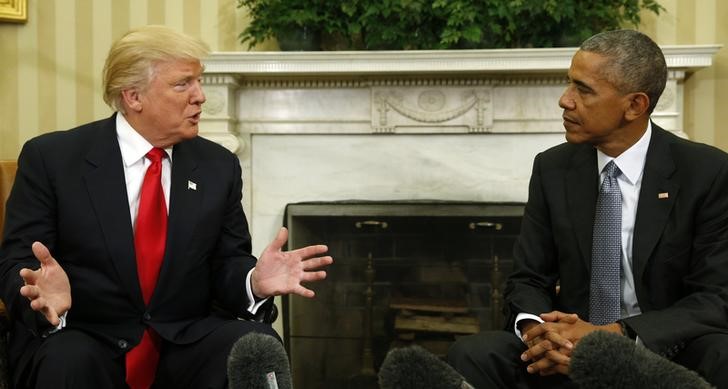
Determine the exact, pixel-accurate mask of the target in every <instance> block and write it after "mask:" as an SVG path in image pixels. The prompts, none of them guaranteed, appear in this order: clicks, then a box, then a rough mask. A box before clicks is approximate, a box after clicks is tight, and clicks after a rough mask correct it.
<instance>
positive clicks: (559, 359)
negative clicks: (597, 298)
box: [522, 311, 622, 375]
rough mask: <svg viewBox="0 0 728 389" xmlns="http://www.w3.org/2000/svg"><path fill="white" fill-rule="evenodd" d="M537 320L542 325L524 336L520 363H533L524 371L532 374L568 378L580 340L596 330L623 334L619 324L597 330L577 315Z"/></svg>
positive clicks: (546, 316) (543, 316)
mask: <svg viewBox="0 0 728 389" xmlns="http://www.w3.org/2000/svg"><path fill="white" fill-rule="evenodd" d="M540 317H541V319H543V320H544V323H542V324H539V325H537V326H535V327H533V328H531V329H530V330H529V331H528V332H527V333H526V334H524V341H526V344H528V346H529V347H528V350H526V351H525V352H524V353H523V355H522V359H523V360H524V361H528V360H531V361H533V363H531V364H530V365H528V368H527V369H528V372H529V373H532V374H540V375H551V374H556V373H560V374H568V372H569V363H570V361H571V358H570V357H571V351H572V349H573V347H574V346H575V345H576V344H577V343H579V341H580V340H581V338H583V337H585V336H586V335H588V334H589V333H591V332H593V331H598V330H602V331H610V332H616V333H619V334H622V330H621V327H620V326H619V324H616V323H612V324H607V325H603V326H598V325H594V324H591V323H589V322H587V321H584V320H581V319H580V318H579V316H577V315H576V314H567V313H563V312H559V311H553V312H549V313H544V314H541V315H540Z"/></svg>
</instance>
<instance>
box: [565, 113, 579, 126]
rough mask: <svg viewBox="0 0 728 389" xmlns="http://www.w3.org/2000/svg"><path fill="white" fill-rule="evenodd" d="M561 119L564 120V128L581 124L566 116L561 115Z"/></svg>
mask: <svg viewBox="0 0 728 389" xmlns="http://www.w3.org/2000/svg"><path fill="white" fill-rule="evenodd" d="M561 118H562V119H564V127H566V126H571V125H578V124H579V122H578V121H576V120H574V119H572V118H570V117H568V116H566V115H561Z"/></svg>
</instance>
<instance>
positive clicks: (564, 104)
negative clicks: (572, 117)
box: [559, 86, 576, 110]
mask: <svg viewBox="0 0 728 389" xmlns="http://www.w3.org/2000/svg"><path fill="white" fill-rule="evenodd" d="M572 89H573V88H572V87H571V86H567V87H566V89H565V90H564V93H562V94H561V97H560V98H559V107H561V108H562V109H568V110H571V109H574V108H575V105H576V103H575V102H574V98H573V97H572V93H573V91H572Z"/></svg>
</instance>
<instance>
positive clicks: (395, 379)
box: [378, 346, 473, 389]
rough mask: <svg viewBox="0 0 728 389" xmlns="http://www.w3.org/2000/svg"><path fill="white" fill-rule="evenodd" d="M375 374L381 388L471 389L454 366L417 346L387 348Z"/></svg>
mask: <svg viewBox="0 0 728 389" xmlns="http://www.w3.org/2000/svg"><path fill="white" fill-rule="evenodd" d="M378 375H379V387H380V388H381V389H422V388H438V389H473V387H472V386H471V385H470V384H468V383H467V382H466V381H465V378H463V376H461V375H460V374H459V373H458V372H457V371H455V369H453V368H452V367H450V365H448V364H447V363H445V362H444V361H442V360H441V359H440V358H438V357H437V356H436V355H434V354H432V353H430V352H429V351H427V350H425V349H424V348H422V347H420V346H408V347H403V348H397V349H393V350H390V351H389V352H388V353H387V356H386V357H385V358H384V361H383V362H382V366H381V367H380V368H379V374H378Z"/></svg>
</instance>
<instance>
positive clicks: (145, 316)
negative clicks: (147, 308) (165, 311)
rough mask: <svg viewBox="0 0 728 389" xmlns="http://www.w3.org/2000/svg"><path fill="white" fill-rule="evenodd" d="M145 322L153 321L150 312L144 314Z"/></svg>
mask: <svg viewBox="0 0 728 389" xmlns="http://www.w3.org/2000/svg"><path fill="white" fill-rule="evenodd" d="M144 320H146V321H149V320H152V315H150V314H149V312H144Z"/></svg>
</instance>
